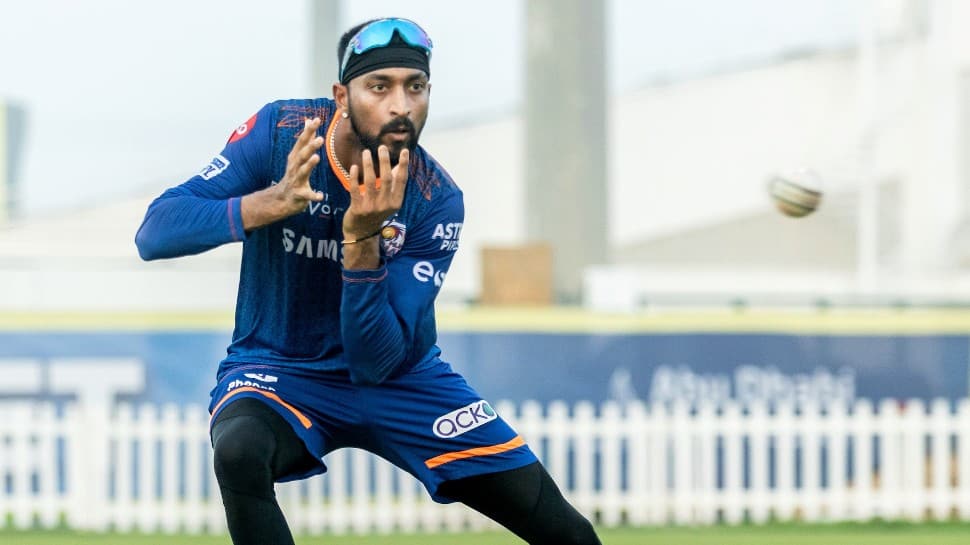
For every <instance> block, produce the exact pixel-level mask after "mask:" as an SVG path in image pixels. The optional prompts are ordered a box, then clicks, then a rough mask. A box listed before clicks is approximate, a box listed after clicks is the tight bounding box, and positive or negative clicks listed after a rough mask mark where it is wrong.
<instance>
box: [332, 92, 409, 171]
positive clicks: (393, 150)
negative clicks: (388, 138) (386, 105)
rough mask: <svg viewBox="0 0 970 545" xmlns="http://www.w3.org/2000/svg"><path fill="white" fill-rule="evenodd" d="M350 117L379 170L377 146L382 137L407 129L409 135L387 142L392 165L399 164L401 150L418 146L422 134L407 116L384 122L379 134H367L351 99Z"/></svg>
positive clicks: (348, 106) (360, 140)
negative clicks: (356, 114) (396, 140)
mask: <svg viewBox="0 0 970 545" xmlns="http://www.w3.org/2000/svg"><path fill="white" fill-rule="evenodd" d="M347 111H348V114H349V115H348V117H349V119H350V127H351V128H352V129H354V134H356V135H357V141H358V142H359V143H360V146H361V147H362V148H364V149H367V150H370V153H371V158H372V159H373V160H374V169H375V170H377V169H379V167H380V161H379V160H378V155H377V148H378V147H380V146H381V144H382V142H381V138H383V137H384V136H385V135H387V134H390V133H396V132H400V131H402V130H404V131H407V133H408V137H407V138H406V139H405V140H402V141H400V142H394V143H392V144H385V145H386V146H387V151H388V152H389V154H390V156H391V157H390V158H391V167H392V168H393V167H395V166H397V163H398V159H399V158H400V157H401V151H402V150H404V149H405V148H407V150H408V151H409V152H411V153H413V152H414V149H415V148H417V147H418V138H419V137H420V136H421V131H420V129H418V128H417V127H415V126H414V123H413V122H412V121H411V120H410V119H409V118H407V117H405V116H401V117H396V118H394V119H392V120H391V121H389V122H388V123H386V124H384V126H383V127H381V129H380V131H378V132H377V134H367V133H366V132H364V131H362V130H361V129H360V126H361V124H360V123H359V122H358V121H357V118H356V116H355V115H354V109H353V107H351V105H350V103H349V101H348V103H347Z"/></svg>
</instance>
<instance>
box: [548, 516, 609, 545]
mask: <svg viewBox="0 0 970 545" xmlns="http://www.w3.org/2000/svg"><path fill="white" fill-rule="evenodd" d="M559 530H560V531H559V532H558V535H557V536H556V537H555V538H553V541H550V542H549V543H550V544H552V543H556V544H558V545H601V544H600V540H599V537H597V536H596V530H594V529H593V525H592V524H590V522H589V520H587V519H586V518H585V517H583V516H582V515H579V514H578V513H577V515H576V516H575V517H573V518H572V520H570V521H568V522H567V523H565V524H563V525H562V526H560V527H559Z"/></svg>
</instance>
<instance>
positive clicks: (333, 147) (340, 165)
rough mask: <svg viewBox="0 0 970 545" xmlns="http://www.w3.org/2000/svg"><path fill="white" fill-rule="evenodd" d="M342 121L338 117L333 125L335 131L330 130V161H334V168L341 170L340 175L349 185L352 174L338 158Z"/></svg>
mask: <svg viewBox="0 0 970 545" xmlns="http://www.w3.org/2000/svg"><path fill="white" fill-rule="evenodd" d="M341 121H342V119H341V118H340V117H337V120H336V121H335V122H334V124H333V129H331V130H330V142H329V144H330V149H329V150H328V151H329V152H330V160H331V161H333V164H334V166H336V167H337V168H338V169H339V170H340V173H341V174H343V176H344V179H345V180H347V182H348V183H349V182H350V173H349V172H347V169H345V168H344V165H343V163H341V162H340V159H338V158H337V145H336V141H337V127H338V126H339V125H340V122H341Z"/></svg>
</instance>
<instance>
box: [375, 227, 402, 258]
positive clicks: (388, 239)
mask: <svg viewBox="0 0 970 545" xmlns="http://www.w3.org/2000/svg"><path fill="white" fill-rule="evenodd" d="M406 230H407V227H405V226H404V224H403V223H401V222H399V221H397V220H393V219H392V220H390V221H388V222H387V223H385V224H384V227H382V228H381V246H383V247H384V255H385V256H387V257H394V255H395V254H397V253H398V252H400V251H401V248H403V247H404V232H405V231H406Z"/></svg>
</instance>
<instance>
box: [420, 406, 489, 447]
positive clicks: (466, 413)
mask: <svg viewBox="0 0 970 545" xmlns="http://www.w3.org/2000/svg"><path fill="white" fill-rule="evenodd" d="M496 418H498V415H497V414H495V410H494V409H492V406H491V405H489V404H488V401H485V400H484V399H483V400H481V401H476V402H474V403H470V404H468V405H465V406H464V407H462V408H460V409H457V410H454V411H451V412H450V413H448V414H446V415H444V416H439V417H438V419H437V420H435V421H434V428H432V431H434V434H435V435H437V436H438V437H441V438H442V439H450V438H452V437H458V436H459V435H461V434H463V433H465V432H466V431H471V430H473V429H475V428H477V427H479V426H481V425H483V424H488V423H489V422H491V421H492V420H495V419H496Z"/></svg>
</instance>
